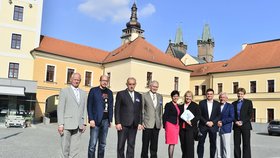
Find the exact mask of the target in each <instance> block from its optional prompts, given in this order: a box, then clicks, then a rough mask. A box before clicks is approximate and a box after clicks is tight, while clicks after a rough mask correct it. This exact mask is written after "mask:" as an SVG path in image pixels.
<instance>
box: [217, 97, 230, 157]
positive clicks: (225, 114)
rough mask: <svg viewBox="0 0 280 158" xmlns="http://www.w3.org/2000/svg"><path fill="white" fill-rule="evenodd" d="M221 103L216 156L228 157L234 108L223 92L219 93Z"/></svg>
mask: <svg viewBox="0 0 280 158" xmlns="http://www.w3.org/2000/svg"><path fill="white" fill-rule="evenodd" d="M219 100H220V105H221V120H220V121H218V127H219V131H218V137H217V151H216V155H217V157H218V158H230V138H231V130H232V122H233V120H234V108H233V106H232V105H231V104H230V103H227V100H228V97H227V94H226V93H225V92H221V93H220V94H219Z"/></svg>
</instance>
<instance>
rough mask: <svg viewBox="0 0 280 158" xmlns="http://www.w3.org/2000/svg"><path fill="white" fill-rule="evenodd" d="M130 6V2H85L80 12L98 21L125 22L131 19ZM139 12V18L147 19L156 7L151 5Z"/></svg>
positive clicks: (103, 0)
mask: <svg viewBox="0 0 280 158" xmlns="http://www.w3.org/2000/svg"><path fill="white" fill-rule="evenodd" d="M130 5H131V4H130V0H85V2H83V3H81V4H80V5H79V6H78V10H79V11H80V12H82V13H84V14H86V15H88V16H90V17H92V18H94V19H97V20H101V21H107V20H110V21H113V22H123V21H128V20H129V18H130V14H131V11H130V9H131V6H130ZM138 12H139V16H142V17H146V16H149V15H151V14H153V13H154V12H155V7H154V6H153V5H152V4H151V3H149V4H147V5H146V6H145V7H144V8H143V9H141V10H140V11H138Z"/></svg>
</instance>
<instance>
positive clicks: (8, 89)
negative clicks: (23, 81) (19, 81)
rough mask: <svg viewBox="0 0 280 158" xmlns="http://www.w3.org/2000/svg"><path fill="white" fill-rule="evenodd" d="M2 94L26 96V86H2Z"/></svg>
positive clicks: (0, 90) (0, 91) (0, 88)
mask: <svg viewBox="0 0 280 158" xmlns="http://www.w3.org/2000/svg"><path fill="white" fill-rule="evenodd" d="M0 95H13V96H25V95H24V87H12V86H0Z"/></svg>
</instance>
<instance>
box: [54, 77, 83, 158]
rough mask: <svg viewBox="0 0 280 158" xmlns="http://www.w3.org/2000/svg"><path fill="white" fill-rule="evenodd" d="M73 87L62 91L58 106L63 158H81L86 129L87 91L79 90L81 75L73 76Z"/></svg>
mask: <svg viewBox="0 0 280 158" xmlns="http://www.w3.org/2000/svg"><path fill="white" fill-rule="evenodd" d="M70 81H71V85H70V86H69V87H67V88H64V89H62V90H61V91H60V94H59V103H58V106H57V121H58V132H59V134H60V136H61V148H62V155H61V157H63V158H68V157H79V156H78V155H79V150H80V149H79V147H80V140H81V134H82V133H84V131H85V129H86V100H87V95H86V93H85V91H83V90H81V89H80V88H79V85H80V82H81V75H80V74H79V73H74V74H73V75H72V76H71V79H70Z"/></svg>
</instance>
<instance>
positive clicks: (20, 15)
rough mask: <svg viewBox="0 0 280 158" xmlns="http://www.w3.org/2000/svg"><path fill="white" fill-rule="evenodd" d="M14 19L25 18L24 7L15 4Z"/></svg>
mask: <svg viewBox="0 0 280 158" xmlns="http://www.w3.org/2000/svg"><path fill="white" fill-rule="evenodd" d="M13 19H14V20H16V21H22V20H23V7H21V6H15V7H14V17H13Z"/></svg>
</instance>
